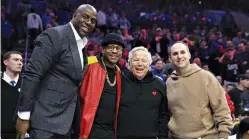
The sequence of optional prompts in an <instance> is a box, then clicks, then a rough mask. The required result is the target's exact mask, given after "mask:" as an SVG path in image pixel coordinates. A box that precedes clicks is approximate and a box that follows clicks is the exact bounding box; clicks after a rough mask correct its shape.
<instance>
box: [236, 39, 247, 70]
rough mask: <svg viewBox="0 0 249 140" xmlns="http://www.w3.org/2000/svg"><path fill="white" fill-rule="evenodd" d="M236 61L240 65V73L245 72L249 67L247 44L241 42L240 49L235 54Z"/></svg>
mask: <svg viewBox="0 0 249 140" xmlns="http://www.w3.org/2000/svg"><path fill="white" fill-rule="evenodd" d="M234 59H235V62H236V63H237V64H238V66H239V67H240V70H241V71H240V73H245V72H246V70H247V69H249V52H248V51H246V48H245V44H244V43H243V42H241V43H239V45H238V51H237V53H236V54H235V56H234Z"/></svg>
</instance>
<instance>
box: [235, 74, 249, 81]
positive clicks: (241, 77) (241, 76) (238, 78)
mask: <svg viewBox="0 0 249 140" xmlns="http://www.w3.org/2000/svg"><path fill="white" fill-rule="evenodd" d="M245 79H249V75H246V74H239V75H238V76H237V81H238V82H239V81H240V80H245Z"/></svg>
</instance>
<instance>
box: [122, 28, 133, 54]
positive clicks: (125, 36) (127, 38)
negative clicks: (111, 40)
mask: <svg viewBox="0 0 249 140" xmlns="http://www.w3.org/2000/svg"><path fill="white" fill-rule="evenodd" d="M121 37H122V39H123V40H124V42H125V47H126V48H125V49H127V50H128V51H130V50H131V49H132V44H131V43H132V41H133V37H132V36H131V35H129V32H128V29H123V30H122V34H121Z"/></svg>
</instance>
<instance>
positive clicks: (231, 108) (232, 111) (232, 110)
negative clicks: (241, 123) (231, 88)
mask: <svg viewBox="0 0 249 140" xmlns="http://www.w3.org/2000/svg"><path fill="white" fill-rule="evenodd" d="M226 99H227V104H228V106H229V109H230V111H231V114H234V111H235V108H234V105H233V102H232V100H231V98H230V96H229V95H228V94H227V93H226Z"/></svg>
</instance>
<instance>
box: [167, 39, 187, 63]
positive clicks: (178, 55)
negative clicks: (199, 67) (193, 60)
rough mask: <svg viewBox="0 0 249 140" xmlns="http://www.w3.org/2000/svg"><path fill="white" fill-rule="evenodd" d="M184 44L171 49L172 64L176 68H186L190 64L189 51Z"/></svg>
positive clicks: (178, 44) (175, 45) (177, 44)
mask: <svg viewBox="0 0 249 140" xmlns="http://www.w3.org/2000/svg"><path fill="white" fill-rule="evenodd" d="M187 47H188V46H186V45H185V44H183V43H176V44H174V45H173V46H172V47H171V54H170V62H171V63H173V64H174V65H175V67H176V68H185V67H187V66H188V65H189V64H190V62H189V59H190V57H191V56H190V53H189V50H188V48H187Z"/></svg>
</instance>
